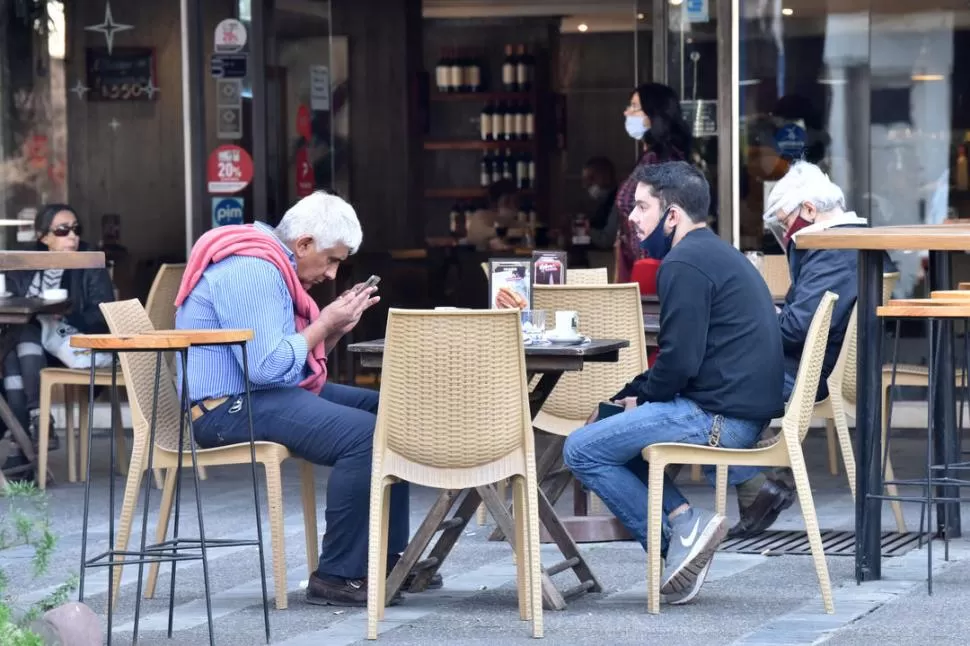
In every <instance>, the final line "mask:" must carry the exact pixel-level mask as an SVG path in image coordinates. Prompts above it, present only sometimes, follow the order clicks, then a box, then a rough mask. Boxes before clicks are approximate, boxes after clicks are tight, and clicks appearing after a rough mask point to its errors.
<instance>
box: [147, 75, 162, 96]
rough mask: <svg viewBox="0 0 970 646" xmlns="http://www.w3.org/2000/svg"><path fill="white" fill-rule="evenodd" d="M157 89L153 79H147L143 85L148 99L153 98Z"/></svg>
mask: <svg viewBox="0 0 970 646" xmlns="http://www.w3.org/2000/svg"><path fill="white" fill-rule="evenodd" d="M158 91H159V88H158V87H156V85H155V81H153V80H152V79H148V85H146V86H145V94H147V95H148V98H149V99H151V98H153V97H154V96H155V93H156V92H158Z"/></svg>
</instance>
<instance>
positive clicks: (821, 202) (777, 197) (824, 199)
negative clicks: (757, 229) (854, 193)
mask: <svg viewBox="0 0 970 646" xmlns="http://www.w3.org/2000/svg"><path fill="white" fill-rule="evenodd" d="M806 202H808V203H809V204H812V205H814V206H815V209H816V210H818V212H819V213H826V212H828V211H832V210H834V209H836V208H840V209H844V208H845V194H844V193H843V192H842V189H841V188H839V187H838V185H836V184H835V183H834V182H833V181H832V180H830V179H829V176H828V175H826V174H825V173H823V172H822V169H820V168H819V167H818V166H816V165H815V164H811V163H809V162H806V161H800V162H796V163H795V165H794V166H792V167H791V169H789V171H788V172H787V173H785V176H784V177H782V178H781V179H780V180H779V181H778V183H777V184H775V186H774V187H773V188H772V189H771V193H770V194H769V195H768V202H767V203H766V204H765V213H764V219H765V221H766V222H768V221H770V220H773V219H775V218H776V217H777V213H778V211H781V212H782V213H785V214H789V213H791V212H793V211H794V210H795V209H797V208H798V206H799V205H800V204H804V203H806Z"/></svg>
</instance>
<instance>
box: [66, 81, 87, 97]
mask: <svg viewBox="0 0 970 646" xmlns="http://www.w3.org/2000/svg"><path fill="white" fill-rule="evenodd" d="M89 89H90V88H88V86H87V85H85V84H84V83H81V79H78V80H77V83H75V84H74V87H72V88H71V89H70V90H68V92H73V93H74V94H76V95H77V98H79V99H84V95H85V94H87V93H88V90H89Z"/></svg>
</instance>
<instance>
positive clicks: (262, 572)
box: [239, 343, 315, 644]
mask: <svg viewBox="0 0 970 646" xmlns="http://www.w3.org/2000/svg"><path fill="white" fill-rule="evenodd" d="M239 345H240V346H241V347H242V360H243V381H244V382H246V409H247V411H248V414H249V456H250V465H251V466H252V469H253V503H254V504H255V507H256V540H257V541H258V543H259V578H260V581H261V583H262V586H263V625H264V626H265V628H266V643H267V644H268V643H269V642H270V634H269V633H270V630H269V594H268V593H267V591H266V558H265V556H264V553H263V521H262V517H261V516H262V514H261V512H260V508H259V478H258V477H257V474H256V429H255V427H254V426H253V406H252V404H253V400H252V393H251V392H250V388H249V355H248V353H247V351H246V344H245V343H241V344H239ZM314 540H315V539H314Z"/></svg>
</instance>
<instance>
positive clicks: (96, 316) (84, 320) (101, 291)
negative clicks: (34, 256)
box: [6, 242, 115, 334]
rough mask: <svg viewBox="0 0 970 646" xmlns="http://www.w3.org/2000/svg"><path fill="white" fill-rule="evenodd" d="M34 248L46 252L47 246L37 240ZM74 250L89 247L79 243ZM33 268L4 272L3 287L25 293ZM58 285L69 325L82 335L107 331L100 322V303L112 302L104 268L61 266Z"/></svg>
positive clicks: (105, 326)
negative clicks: (65, 299)
mask: <svg viewBox="0 0 970 646" xmlns="http://www.w3.org/2000/svg"><path fill="white" fill-rule="evenodd" d="M34 250H35V251H47V250H48V249H47V246H46V245H44V244H42V243H40V242H38V243H37V247H36V249H34ZM78 251H91V247H90V246H89V245H87V244H85V243H83V242H82V243H81V244H80V246H79V247H78ZM36 273H37V272H35V271H9V272H7V274H6V276H7V289H9V290H10V292H11V293H12V294H13V295H14V296H25V295H26V294H27V290H28V289H30V283H31V282H32V281H33V280H34V274H36ZM61 287H63V288H64V289H66V290H67V297H68V299H69V300H70V301H71V310H70V312H69V313H68V314H67V316H66V317H65V319H66V320H67V322H68V323H69V324H70V325H73V326H74V327H76V328H77V329H78V331H79V332H83V333H85V334H103V333H106V332H107V331H108V324H107V323H105V322H104V317H103V316H102V315H101V309H100V308H99V307H98V306H99V305H100V304H101V303H110V302H112V301H114V299H115V294H114V286H113V285H112V284H111V276H110V275H109V274H108V270H106V269H65V270H64V277H63V278H62V279H61Z"/></svg>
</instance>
